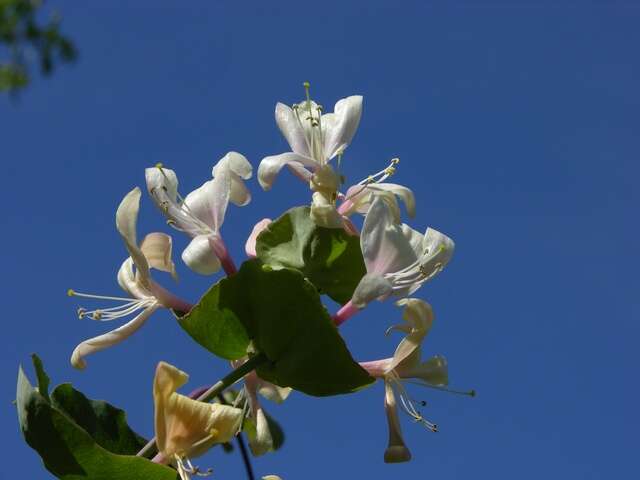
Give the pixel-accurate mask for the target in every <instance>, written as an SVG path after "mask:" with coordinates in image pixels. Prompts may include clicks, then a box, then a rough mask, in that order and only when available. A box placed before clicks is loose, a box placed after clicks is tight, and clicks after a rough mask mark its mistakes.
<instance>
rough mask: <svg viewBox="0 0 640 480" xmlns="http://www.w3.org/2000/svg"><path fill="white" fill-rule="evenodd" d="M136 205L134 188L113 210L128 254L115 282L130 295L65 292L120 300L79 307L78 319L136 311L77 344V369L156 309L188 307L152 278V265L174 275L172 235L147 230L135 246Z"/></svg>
mask: <svg viewBox="0 0 640 480" xmlns="http://www.w3.org/2000/svg"><path fill="white" fill-rule="evenodd" d="M139 207H140V189H139V188H137V187H136V188H134V189H133V190H132V191H131V192H129V193H128V194H127V195H126V196H125V197H124V199H123V200H122V202H121V203H120V206H119V207H118V211H117V212H116V227H117V229H118V231H119V232H120V235H121V236H122V239H123V240H124V243H125V246H126V248H127V250H128V251H129V255H130V256H129V257H128V258H127V259H126V260H125V261H124V263H123V264H122V266H121V267H120V270H119V271H118V283H119V284H120V287H122V289H123V290H124V291H125V292H127V293H128V294H129V295H130V298H121V297H106V296H100V295H89V294H85V293H79V292H75V291H74V290H69V292H68V293H69V295H70V296H78V297H84V298H91V299H99V300H109V301H115V302H120V305H119V306H116V307H110V308H104V309H98V310H86V309H84V308H79V309H78V316H79V317H80V318H85V317H87V318H91V319H93V320H99V321H110V320H115V319H118V318H122V317H126V316H129V315H131V314H133V313H135V312H139V313H138V315H136V317H135V318H134V319H133V320H131V321H129V322H128V323H126V324H125V325H123V326H121V327H119V328H116V329H115V330H113V331H111V332H108V333H105V334H104V335H100V336H98V337H95V338H91V339H89V340H85V341H84V342H82V343H81V344H80V345H78V346H77V347H76V348H75V350H74V351H73V354H72V355H71V364H72V365H73V366H74V367H76V368H80V369H82V368H85V366H86V362H85V360H84V357H85V356H87V355H89V354H91V353H94V352H97V351H100V350H103V349H105V348H107V347H110V346H111V345H115V344H117V343H120V342H121V341H123V340H124V339H126V338H127V337H129V336H130V335H131V334H133V333H134V332H136V331H137V330H138V329H139V328H140V327H142V325H144V323H145V322H146V321H147V319H148V318H149V317H150V316H151V314H152V313H153V312H155V311H156V310H157V309H158V308H160V307H166V308H173V309H176V310H181V311H188V310H189V309H190V308H191V306H190V305H188V304H186V303H185V302H183V301H181V300H180V299H178V298H177V297H175V296H174V295H172V294H171V293H169V292H168V291H166V290H165V289H164V288H162V287H161V286H160V285H158V284H157V283H156V282H154V281H153V279H152V278H151V274H150V270H151V268H155V269H157V270H162V271H164V272H169V273H171V275H173V276H174V277H175V267H174V264H173V262H172V260H171V237H170V236H168V235H165V234H164V233H157V232H156V233H150V234H149V235H147V236H146V237H145V238H144V240H143V241H142V243H141V244H140V246H138V242H137V240H136V221H137V218H138V210H139ZM134 267H135V268H134Z"/></svg>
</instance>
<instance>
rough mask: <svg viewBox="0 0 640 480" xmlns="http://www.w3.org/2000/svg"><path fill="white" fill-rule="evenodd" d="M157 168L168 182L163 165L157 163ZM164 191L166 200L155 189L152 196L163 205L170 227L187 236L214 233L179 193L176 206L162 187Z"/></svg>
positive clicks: (177, 193)
mask: <svg viewBox="0 0 640 480" xmlns="http://www.w3.org/2000/svg"><path fill="white" fill-rule="evenodd" d="M156 168H157V169H158V170H160V173H161V174H162V176H163V177H164V178H165V180H166V181H167V182H168V181H169V177H168V176H167V174H166V173H165V171H164V166H163V165H162V163H157V164H156ZM162 189H163V190H164V194H165V195H164V198H162V197H163V196H162V194H160V193H159V192H157V189H153V190H152V191H151V195H153V196H154V197H155V198H156V200H157V202H158V203H159V204H160V205H161V208H162V210H163V211H164V213H165V215H167V216H168V217H170V218H169V220H168V221H167V223H168V224H169V226H171V227H173V228H174V229H176V230H177V231H180V232H184V233H186V234H187V235H191V236H196V235H200V234H204V235H206V234H209V233H213V232H212V231H211V228H210V227H209V226H208V225H207V224H205V223H204V222H203V221H202V220H200V219H199V218H198V217H197V216H196V215H195V214H194V213H193V211H192V210H191V209H190V208H189V205H188V204H187V203H186V202H185V199H184V198H183V197H182V195H180V193H179V192H177V191H176V198H177V199H178V203H177V204H175V203H174V202H173V201H172V200H171V199H168V198H166V187H164V186H163V187H162Z"/></svg>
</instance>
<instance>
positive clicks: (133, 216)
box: [116, 187, 149, 285]
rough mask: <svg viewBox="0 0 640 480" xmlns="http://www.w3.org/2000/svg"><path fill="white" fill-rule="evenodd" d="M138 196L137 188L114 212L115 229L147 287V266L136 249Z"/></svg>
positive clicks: (139, 194) (139, 251)
mask: <svg viewBox="0 0 640 480" xmlns="http://www.w3.org/2000/svg"><path fill="white" fill-rule="evenodd" d="M140 196H141V192H140V189H139V188H138V187H136V188H134V189H133V190H131V191H130V192H129V193H127V194H126V195H125V197H124V198H123V199H122V202H120V205H119V206H118V210H117V211H116V228H117V229H118V232H120V235H121V236H122V239H123V240H124V244H125V246H126V247H127V250H128V251H129V255H130V256H131V258H132V259H133V263H135V265H136V268H137V275H138V278H139V279H140V281H141V282H142V283H143V284H144V285H147V284H148V283H149V264H148V263H147V259H146V258H145V256H144V254H143V253H142V251H141V250H140V248H138V241H137V237H136V223H137V221H138V211H139V210H140Z"/></svg>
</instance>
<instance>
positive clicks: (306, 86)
mask: <svg viewBox="0 0 640 480" xmlns="http://www.w3.org/2000/svg"><path fill="white" fill-rule="evenodd" d="M302 86H303V87H304V88H311V84H310V83H309V82H304V83H303V84H302Z"/></svg>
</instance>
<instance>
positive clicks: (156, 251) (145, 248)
mask: <svg viewBox="0 0 640 480" xmlns="http://www.w3.org/2000/svg"><path fill="white" fill-rule="evenodd" d="M140 250H141V251H142V253H143V254H144V256H145V258H146V259H147V262H148V263H149V266H150V267H151V268H155V269H156V270H160V271H162V272H167V273H170V274H171V276H172V277H173V278H176V266H175V264H174V263H173V260H172V258H171V251H172V240H171V237H170V236H169V235H167V234H166V233H160V232H153V233H149V234H148V235H147V236H146V237H144V240H142V243H141V244H140Z"/></svg>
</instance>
